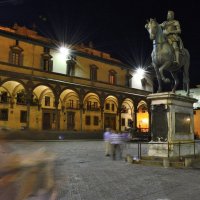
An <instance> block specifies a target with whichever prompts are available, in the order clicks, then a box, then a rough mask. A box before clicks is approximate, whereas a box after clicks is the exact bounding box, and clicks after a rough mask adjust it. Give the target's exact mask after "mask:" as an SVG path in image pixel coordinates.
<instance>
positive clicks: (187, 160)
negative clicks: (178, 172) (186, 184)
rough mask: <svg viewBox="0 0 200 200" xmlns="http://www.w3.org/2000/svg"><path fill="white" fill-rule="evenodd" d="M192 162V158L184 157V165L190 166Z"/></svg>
mask: <svg viewBox="0 0 200 200" xmlns="http://www.w3.org/2000/svg"><path fill="white" fill-rule="evenodd" d="M191 164H192V158H185V167H190V166H191Z"/></svg>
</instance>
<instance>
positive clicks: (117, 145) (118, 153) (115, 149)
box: [110, 130, 123, 160]
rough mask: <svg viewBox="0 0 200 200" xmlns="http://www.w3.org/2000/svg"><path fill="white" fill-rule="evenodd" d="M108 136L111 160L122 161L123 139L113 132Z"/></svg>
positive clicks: (120, 135)
mask: <svg viewBox="0 0 200 200" xmlns="http://www.w3.org/2000/svg"><path fill="white" fill-rule="evenodd" d="M111 132H112V133H111V135H110V143H111V147H112V148H111V149H112V159H113V160H116V157H118V158H119V159H122V146H121V144H122V143H123V138H122V134H120V133H116V132H115V131H113V130H112V131H111Z"/></svg>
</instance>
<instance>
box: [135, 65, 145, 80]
mask: <svg viewBox="0 0 200 200" xmlns="http://www.w3.org/2000/svg"><path fill="white" fill-rule="evenodd" d="M144 75H145V70H144V68H141V67H138V68H137V69H136V76H137V77H138V78H144Z"/></svg>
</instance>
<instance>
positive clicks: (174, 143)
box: [147, 92, 197, 157]
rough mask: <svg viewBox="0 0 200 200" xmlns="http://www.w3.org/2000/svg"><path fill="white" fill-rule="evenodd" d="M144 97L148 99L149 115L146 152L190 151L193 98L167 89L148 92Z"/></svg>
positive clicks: (171, 154)
mask: <svg viewBox="0 0 200 200" xmlns="http://www.w3.org/2000/svg"><path fill="white" fill-rule="evenodd" d="M147 99H150V100H151V117H152V118H151V134H152V141H151V142H150V143H149V145H148V146H149V147H148V155H149V156H158V157H177V156H186V155H194V151H195V149H194V117H193V103H194V102H196V101H197V100H196V99H194V98H191V97H187V96H181V95H176V94H174V93H170V92H164V93H156V94H150V95H148V97H147ZM160 141H162V142H160ZM186 143H187V144H186Z"/></svg>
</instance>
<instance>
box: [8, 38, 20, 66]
mask: <svg viewBox="0 0 200 200" xmlns="http://www.w3.org/2000/svg"><path fill="white" fill-rule="evenodd" d="M22 51H23V49H22V48H21V47H19V41H18V40H16V44H15V45H14V46H11V47H10V53H9V62H10V63H11V64H14V65H23V55H22Z"/></svg>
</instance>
